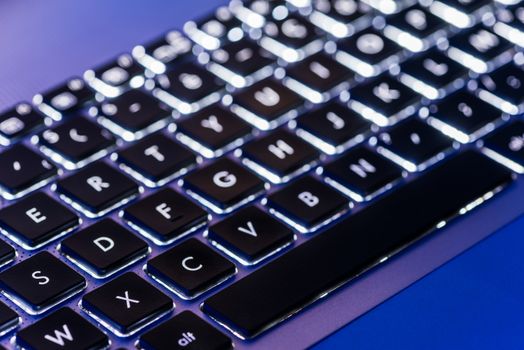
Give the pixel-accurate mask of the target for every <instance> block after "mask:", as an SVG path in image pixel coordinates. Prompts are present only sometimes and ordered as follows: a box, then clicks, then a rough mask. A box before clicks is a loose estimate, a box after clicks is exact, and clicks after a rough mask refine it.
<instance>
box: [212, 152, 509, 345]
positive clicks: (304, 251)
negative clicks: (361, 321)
mask: <svg viewBox="0 0 524 350" xmlns="http://www.w3.org/2000/svg"><path fill="white" fill-rule="evenodd" d="M479 173H480V174H483V176H478V174H479ZM511 178H512V176H511V173H510V172H509V171H508V170H506V169H505V168H503V167H502V166H498V165H497V164H496V163H494V162H493V161H491V160H489V159H488V158H485V157H484V156H482V155H480V154H478V153H475V152H473V151H468V152H465V153H462V154H461V155H458V156H457V157H455V158H452V159H451V160H449V161H447V162H445V163H443V165H441V166H440V167H438V168H434V169H433V171H431V172H429V173H426V174H425V175H423V176H421V177H419V178H417V179H416V180H414V181H412V182H410V183H409V184H407V185H405V186H404V187H401V188H399V189H398V190H397V191H394V192H391V194H390V195H389V196H386V197H383V199H381V200H378V201H376V202H375V203H374V204H373V205H371V206H370V207H368V208H366V209H364V210H362V211H359V212H358V213H356V214H353V215H351V216H349V217H348V218H346V219H344V220H343V221H340V222H339V223H338V224H337V225H335V226H333V227H331V228H329V229H327V230H326V231H324V232H323V233H322V234H319V235H317V236H316V237H314V238H312V239H310V240H308V241H307V242H305V243H304V244H301V245H300V246H298V247H296V248H295V249H293V250H291V251H289V252H288V253H287V254H284V255H282V256H281V257H280V258H277V259H276V260H274V261H272V262H270V263H269V264H267V265H265V266H263V267H261V268H260V269H258V270H256V271H255V272H253V273H251V274H250V275H248V276H247V277H244V278H243V279H241V280H238V281H237V282H236V283H234V284H232V285H230V286H228V287H226V288H225V289H222V290H221V291H219V292H218V293H216V294H215V295H213V296H211V297H210V298H208V299H207V300H205V301H204V303H203V305H202V309H203V311H204V312H205V313H206V314H208V315H209V316H210V317H212V318H214V319H215V320H218V321H219V322H220V323H222V324H224V325H226V327H228V328H229V329H233V330H234V331H235V333H236V334H239V336H240V337H241V338H253V337H255V336H256V335H258V334H260V333H261V332H263V331H264V330H266V329H269V328H271V327H272V326H274V325H276V324H277V323H279V322H280V321H282V320H284V319H286V318H287V317H288V316H290V315H292V314H293V313H295V312H297V310H300V309H302V308H304V307H306V306H308V305H310V304H311V303H312V302H313V301H314V300H317V299H318V298H319V297H321V296H322V297H323V296H325V295H326V292H329V291H331V290H333V289H334V288H336V287H337V286H340V285H341V284H342V283H343V282H345V281H348V280H351V279H353V278H354V277H355V276H358V275H360V274H361V273H363V272H364V271H366V270H367V269H369V268H371V267H373V266H374V265H377V264H378V263H379V262H381V261H385V259H383V258H384V257H389V256H391V255H393V254H394V252H397V251H398V250H400V248H402V247H405V246H407V245H408V244H409V243H411V242H413V241H415V240H417V239H419V238H420V237H421V236H422V235H424V234H426V233H428V230H429V231H433V230H434V228H435V227H436V226H437V224H438V223H441V222H443V221H444V222H446V221H448V220H451V219H452V218H453V217H455V216H457V215H459V212H460V211H461V210H462V208H464V207H466V206H467V205H468V204H470V203H472V202H473V201H475V200H477V199H478V198H482V197H483V196H484V195H485V194H486V193H489V192H490V191H492V190H494V189H496V188H499V186H504V185H506V184H507V183H508V182H510V181H511ZM385 213H387V215H385ZM377 218H380V220H377ZM253 291H260V292H258V293H254V292H253Z"/></svg>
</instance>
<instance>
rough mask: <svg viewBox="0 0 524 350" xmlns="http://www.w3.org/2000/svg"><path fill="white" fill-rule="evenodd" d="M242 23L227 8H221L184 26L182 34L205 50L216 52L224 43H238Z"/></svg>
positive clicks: (240, 37) (242, 33) (241, 33)
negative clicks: (184, 33)
mask: <svg viewBox="0 0 524 350" xmlns="http://www.w3.org/2000/svg"><path fill="white" fill-rule="evenodd" d="M241 25H242V23H241V22H240V21H239V20H238V19H237V18H236V17H234V16H233V14H232V13H231V11H230V10H229V9H228V7H227V6H221V7H219V8H218V9H216V10H215V13H214V14H213V15H210V16H207V17H204V18H202V19H200V20H198V21H196V22H194V21H188V22H186V23H185V24H184V32H186V34H187V36H189V37H190V38H191V40H193V41H194V42H196V43H197V44H198V45H200V46H202V47H203V48H204V49H206V50H216V49H218V48H219V47H220V46H221V45H223V44H224V43H227V42H229V41H238V40H240V39H242V37H243V36H244V32H243V31H242V28H241Z"/></svg>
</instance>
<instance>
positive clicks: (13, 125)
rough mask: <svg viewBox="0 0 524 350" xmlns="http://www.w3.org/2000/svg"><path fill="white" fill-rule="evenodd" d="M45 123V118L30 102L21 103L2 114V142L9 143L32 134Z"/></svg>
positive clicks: (0, 126)
mask: <svg viewBox="0 0 524 350" xmlns="http://www.w3.org/2000/svg"><path fill="white" fill-rule="evenodd" d="M43 125H44V118H43V116H42V115H41V114H40V113H38V112H37V111H35V110H34V109H33V107H31V105H30V104H28V103H25V102H22V103H19V104H17V105H16V106H15V107H13V108H12V109H10V110H7V111H3V113H2V114H0V144H1V145H4V146H5V145H8V144H10V143H11V142H13V141H16V140H19V139H20V138H22V137H24V136H26V135H29V134H31V133H32V132H34V131H36V130H38V129H39V128H41V127H42V126H43Z"/></svg>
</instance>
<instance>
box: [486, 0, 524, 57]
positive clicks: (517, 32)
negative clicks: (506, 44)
mask: <svg viewBox="0 0 524 350" xmlns="http://www.w3.org/2000/svg"><path fill="white" fill-rule="evenodd" d="M510 1H511V0H508V2H510ZM499 2H503V0H501V1H499ZM515 2H516V3H520V0H518V1H515ZM522 10H523V8H522V6H519V5H516V6H511V7H506V8H501V9H498V11H497V12H496V17H497V22H496V23H495V24H494V25H493V31H494V32H495V33H497V34H498V35H500V36H501V37H503V38H505V39H506V40H509V41H511V42H512V43H514V44H515V45H519V46H520V47H523V46H524V40H523V38H522V35H523V34H524V18H522Z"/></svg>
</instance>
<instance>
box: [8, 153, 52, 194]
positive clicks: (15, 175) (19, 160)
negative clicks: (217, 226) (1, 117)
mask: <svg viewBox="0 0 524 350" xmlns="http://www.w3.org/2000/svg"><path fill="white" fill-rule="evenodd" d="M0 164H2V168H1V169H0V188H1V190H0V191H1V192H0V193H1V195H2V197H4V198H6V199H15V198H18V197H21V196H23V195H25V194H26V193H28V192H29V191H32V190H34V189H36V188H38V187H41V186H43V185H45V184H46V183H47V182H49V180H50V179H51V178H52V177H53V176H55V175H56V174H57V169H56V167H55V166H54V165H53V164H51V163H49V162H48V161H47V160H46V159H45V158H44V157H42V156H41V155H39V154H38V153H35V152H34V151H32V150H30V149H29V148H27V147H26V146H24V145H22V144H17V145H15V146H13V147H11V148H9V149H7V150H5V151H4V152H2V153H0Z"/></svg>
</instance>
